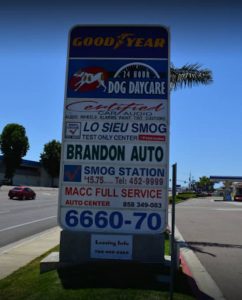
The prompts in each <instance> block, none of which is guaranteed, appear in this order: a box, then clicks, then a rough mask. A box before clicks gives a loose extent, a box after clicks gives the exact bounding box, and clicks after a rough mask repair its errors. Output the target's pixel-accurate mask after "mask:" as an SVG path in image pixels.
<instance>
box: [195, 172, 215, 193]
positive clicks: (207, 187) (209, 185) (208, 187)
mask: <svg viewBox="0 0 242 300" xmlns="http://www.w3.org/2000/svg"><path fill="white" fill-rule="evenodd" d="M213 186H214V182H212V181H211V180H210V179H209V178H208V177H206V176H202V177H200V178H199V181H198V182H197V187H198V188H199V189H201V190H202V191H206V192H209V191H213Z"/></svg>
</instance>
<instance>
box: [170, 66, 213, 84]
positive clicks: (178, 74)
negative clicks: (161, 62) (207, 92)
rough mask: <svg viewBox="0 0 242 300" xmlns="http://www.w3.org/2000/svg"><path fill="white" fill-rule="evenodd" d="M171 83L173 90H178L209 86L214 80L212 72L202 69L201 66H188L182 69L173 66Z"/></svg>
mask: <svg viewBox="0 0 242 300" xmlns="http://www.w3.org/2000/svg"><path fill="white" fill-rule="evenodd" d="M170 82H171V83H170V88H171V90H176V89H177V88H183V87H192V86H195V85H198V84H204V85H207V84H210V83H212V82H213V78H212V72H211V71H210V70H209V69H201V66H200V65H199V64H186V65H184V66H182V67H181V68H176V67H175V66H174V65H173V64H171V68H170Z"/></svg>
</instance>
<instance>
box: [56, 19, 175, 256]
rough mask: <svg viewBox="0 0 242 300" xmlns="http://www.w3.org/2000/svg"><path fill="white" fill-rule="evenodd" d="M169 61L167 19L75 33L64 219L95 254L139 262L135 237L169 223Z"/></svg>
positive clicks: (68, 78)
mask: <svg viewBox="0 0 242 300" xmlns="http://www.w3.org/2000/svg"><path fill="white" fill-rule="evenodd" d="M169 64H170V62H169V32H168V30H167V28H165V27H162V26H89V25H87V26H76V27H74V28H73V29H72V30H71V31H70V34H69V50H68V58H67V73H66V90H65V100H64V114H63V134H62V158H61V174H60V193H59V213H58V219H59V224H60V226H61V227H62V228H63V229H64V230H65V231H67V232H79V233H85V234H87V233H88V234H89V242H90V245H89V246H90V258H94V259H126V260H132V259H134V257H135V256H136V254H135V253H136V252H135V250H134V239H135V236H136V235H145V236H147V237H149V236H153V237H154V236H157V235H160V234H161V233H163V232H164V231H165V229H166V226H167V214H168V182H169V174H168V171H169V124H170V117H169V114H170V105H169V73H170V70H169Z"/></svg>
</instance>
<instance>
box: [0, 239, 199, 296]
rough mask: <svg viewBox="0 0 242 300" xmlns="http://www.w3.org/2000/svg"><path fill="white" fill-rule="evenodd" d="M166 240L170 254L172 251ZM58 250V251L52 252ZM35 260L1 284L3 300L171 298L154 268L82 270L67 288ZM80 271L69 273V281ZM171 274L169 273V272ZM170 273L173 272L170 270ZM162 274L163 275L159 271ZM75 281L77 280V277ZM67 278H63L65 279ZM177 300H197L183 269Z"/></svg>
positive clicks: (58, 276)
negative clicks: (42, 269)
mask: <svg viewBox="0 0 242 300" xmlns="http://www.w3.org/2000/svg"><path fill="white" fill-rule="evenodd" d="M167 244H168V240H166V251H169V246H168V245H167ZM52 251H56V249H52ZM46 255H47V253H46V254H44V255H42V256H41V257H39V258H37V259H35V260H33V261H32V262H31V263H29V264H28V265H26V266H25V267H23V268H21V269H19V270H18V271H16V272H14V273H13V274H12V275H10V276H8V277H6V278H4V279H2V280H1V281H0V299H1V300H55V299H56V300H57V299H58V300H66V299H68V300H75V299H81V300H89V299H90V300H99V299H100V300H101V299H102V300H158V299H159V300H161V299H169V285H165V284H161V283H158V282H157V281H156V280H154V274H156V271H157V270H155V269H154V268H153V267H152V268H147V267H146V268H144V267H141V266H139V267H137V269H135V268H133V267H132V268H131V267H130V266H129V267H123V266H122V265H121V264H120V266H122V267H121V268H120V267H117V265H116V266H112V267H111V269H112V270H111V271H112V272H111V273H110V268H109V267H108V268H103V267H101V268H97V267H96V266H95V265H94V264H93V267H91V268H90V267H85V266H84V267H83V269H81V271H80V268H79V269H78V276H79V278H78V279H79V280H78V283H79V285H78V287H72V288H68V287H66V286H65V284H64V286H65V288H64V287H63V280H61V279H60V277H61V276H62V275H61V274H60V273H59V274H58V272H57V271H51V272H48V273H44V274H40V273H39V266H40V261H41V259H43V257H45V256H46ZM75 272H76V270H74V271H73V270H70V271H69V272H68V277H69V280H70V278H71V276H75V275H76V273H75ZM166 272H167V271H165V273H166ZM168 272H169V271H168ZM158 273H159V272H158ZM73 278H74V277H73ZM62 279H63V278H62ZM173 299H178V300H179V299H195V298H194V296H193V295H192V293H191V290H190V287H189V285H188V282H187V278H186V276H185V275H184V274H183V273H182V271H181V270H179V272H177V274H176V280H175V293H174V296H173Z"/></svg>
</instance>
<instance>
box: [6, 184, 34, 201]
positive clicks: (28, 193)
mask: <svg viewBox="0 0 242 300" xmlns="http://www.w3.org/2000/svg"><path fill="white" fill-rule="evenodd" d="M8 197H9V198H10V199H13V198H17V199H20V200H28V199H35V197H36V194H35V192H34V191H33V190H32V189H31V188H29V187H27V186H16V187H14V188H12V189H11V190H10V191H9V192H8Z"/></svg>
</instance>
